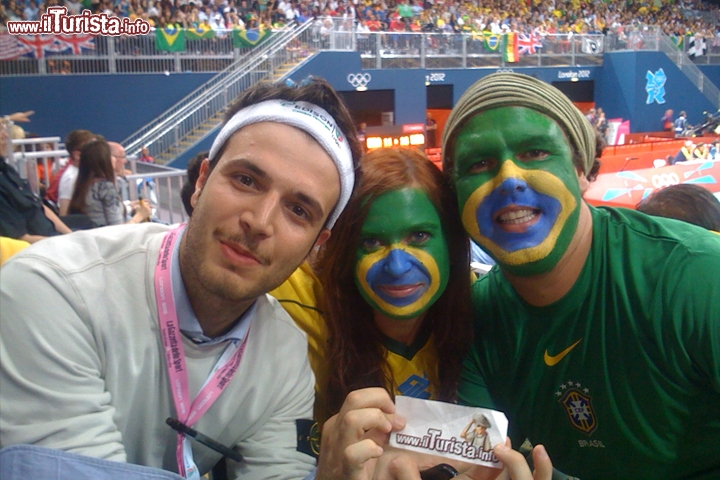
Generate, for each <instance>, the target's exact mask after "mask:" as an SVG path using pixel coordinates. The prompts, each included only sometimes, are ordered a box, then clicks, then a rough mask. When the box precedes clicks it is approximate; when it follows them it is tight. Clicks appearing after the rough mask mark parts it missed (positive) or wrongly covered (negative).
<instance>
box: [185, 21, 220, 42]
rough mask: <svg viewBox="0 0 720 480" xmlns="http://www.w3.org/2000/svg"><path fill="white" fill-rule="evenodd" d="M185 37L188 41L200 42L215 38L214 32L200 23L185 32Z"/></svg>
mask: <svg viewBox="0 0 720 480" xmlns="http://www.w3.org/2000/svg"><path fill="white" fill-rule="evenodd" d="M185 36H186V38H187V39H188V40H201V39H208V38H215V30H213V29H212V28H211V27H210V25H208V24H206V23H201V24H199V25H197V26H196V27H193V28H188V29H187V30H186V31H185Z"/></svg>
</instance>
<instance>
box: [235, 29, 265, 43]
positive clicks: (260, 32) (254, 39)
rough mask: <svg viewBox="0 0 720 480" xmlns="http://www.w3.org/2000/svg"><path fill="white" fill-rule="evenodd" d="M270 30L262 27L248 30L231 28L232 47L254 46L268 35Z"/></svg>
mask: <svg viewBox="0 0 720 480" xmlns="http://www.w3.org/2000/svg"><path fill="white" fill-rule="evenodd" d="M270 33H271V32H270V30H265V29H263V28H259V29H258V28H251V29H249V30H241V29H239V28H235V29H233V33H232V38H233V47H235V48H247V47H255V46H257V45H259V44H260V43H262V42H263V41H264V40H265V39H266V38H268V37H269V36H270Z"/></svg>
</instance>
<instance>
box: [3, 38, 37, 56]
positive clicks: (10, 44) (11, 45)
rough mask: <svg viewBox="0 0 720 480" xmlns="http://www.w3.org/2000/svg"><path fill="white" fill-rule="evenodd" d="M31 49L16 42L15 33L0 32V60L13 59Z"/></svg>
mask: <svg viewBox="0 0 720 480" xmlns="http://www.w3.org/2000/svg"><path fill="white" fill-rule="evenodd" d="M32 50H33V49H32V47H30V46H28V45H25V44H23V43H20V42H18V40H17V37H16V36H15V35H10V34H8V33H2V34H0V60H15V59H16V58H18V57H22V56H23V55H25V54H27V53H30V52H32Z"/></svg>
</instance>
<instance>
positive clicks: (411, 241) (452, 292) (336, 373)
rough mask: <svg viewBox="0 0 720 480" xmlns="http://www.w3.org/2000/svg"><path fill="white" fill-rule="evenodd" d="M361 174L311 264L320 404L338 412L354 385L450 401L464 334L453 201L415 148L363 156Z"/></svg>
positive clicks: (462, 257)
mask: <svg viewBox="0 0 720 480" xmlns="http://www.w3.org/2000/svg"><path fill="white" fill-rule="evenodd" d="M362 173H363V180H362V183H361V184H360V188H359V190H358V191H357V194H356V196H355V197H354V198H353V199H351V201H350V204H349V207H350V209H349V210H348V212H347V215H344V216H343V217H342V218H341V219H340V220H339V221H338V224H337V225H336V226H335V229H334V230H333V236H332V237H331V239H330V240H329V241H328V243H327V245H326V246H325V247H324V248H323V249H322V250H321V251H320V255H319V259H318V262H317V272H318V277H319V279H320V283H321V284H322V287H323V290H324V298H325V304H324V306H325V321H326V323H327V327H328V339H329V340H328V344H327V353H326V357H325V358H326V363H327V365H328V370H327V381H326V385H325V388H324V389H322V390H324V391H321V394H323V395H324V397H325V398H324V400H321V402H322V405H323V407H324V408H325V411H327V412H328V413H329V414H334V413H337V412H338V411H339V409H340V407H341V405H342V403H343V401H344V400H345V397H346V396H347V394H348V393H350V392H351V391H353V390H356V389H359V388H363V387H383V388H385V389H387V390H388V391H389V392H391V394H393V395H410V396H415V397H420V398H432V399H440V400H445V401H453V400H455V392H456V390H457V385H458V381H459V374H460V366H461V361H462V358H463V355H464V353H465V352H466V350H467V348H468V346H469V343H470V337H471V328H470V323H469V321H468V312H469V293H470V280H469V279H470V271H469V259H468V255H469V254H468V241H467V239H466V237H465V235H464V234H463V231H462V226H461V225H460V223H459V222H458V221H457V210H456V209H457V207H456V201H455V199H454V197H453V196H452V194H451V192H450V191H449V189H447V188H444V186H443V178H442V174H441V172H440V171H439V170H438V169H437V168H436V167H435V166H434V165H433V164H432V163H431V162H430V161H429V160H427V158H426V157H425V156H424V155H423V154H422V153H420V152H419V151H417V150H415V149H403V148H394V149H381V150H376V151H374V152H371V153H369V154H368V155H367V156H366V157H365V158H364V159H363V162H362ZM450 245H452V248H450V247H449V246H450Z"/></svg>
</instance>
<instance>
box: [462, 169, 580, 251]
mask: <svg viewBox="0 0 720 480" xmlns="http://www.w3.org/2000/svg"><path fill="white" fill-rule="evenodd" d="M500 170H501V172H500V174H499V175H497V176H496V177H495V178H493V180H492V181H490V182H488V183H486V184H484V185H482V186H481V187H480V188H478V189H477V190H475V191H474V192H473V193H472V195H470V197H469V198H468V200H467V202H465V207H464V208H463V212H462V222H463V225H464V226H465V229H466V230H467V231H468V233H469V234H470V236H471V237H472V238H473V240H475V241H476V242H478V243H479V244H480V245H482V246H483V247H484V248H485V249H486V250H488V251H489V253H490V254H491V255H492V256H493V257H495V258H496V259H502V263H505V264H508V265H523V264H526V263H531V262H536V261H538V260H542V259H543V258H545V257H547V256H548V255H549V254H550V252H552V250H553V248H554V247H555V245H556V244H557V240H558V237H559V236H560V233H561V232H562V231H563V227H564V226H565V223H566V222H567V219H568V217H569V216H570V214H571V213H572V212H573V211H574V210H575V207H576V206H577V201H576V200H575V197H573V196H572V194H571V193H570V191H569V190H568V189H567V188H565V185H564V184H563V183H562V182H561V181H560V179H559V178H557V177H556V176H554V175H552V174H550V173H548V172H544V171H542V170H523V169H521V168H518V167H517V166H515V164H514V163H513V162H512V160H505V162H503V166H502V167H501V169H500ZM523 188H525V189H526V190H529V191H528V192H527V193H523V192H521V191H520V189H523ZM508 191H511V192H510V193H509V194H508V193H507V192H508ZM498 197H499V198H498ZM483 204H484V205H483ZM523 204H524V206H526V207H528V206H532V205H539V204H540V205H543V207H544V211H545V212H546V214H545V215H543V216H542V217H541V218H539V219H538V220H537V222H536V223H535V225H534V228H532V229H531V231H529V232H527V234H526V235H517V234H515V233H513V232H506V231H504V230H503V229H501V228H498V227H497V226H496V225H495V222H494V221H493V213H495V212H497V211H498V209H502V208H504V207H506V206H507V205H514V206H515V205H523ZM515 212H519V213H515V214H510V213H507V214H506V216H507V221H508V222H510V221H512V220H516V219H520V220H522V219H523V218H527V217H531V216H532V215H533V213H532V208H525V209H520V210H515ZM500 215H502V214H500ZM510 217H512V218H510Z"/></svg>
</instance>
